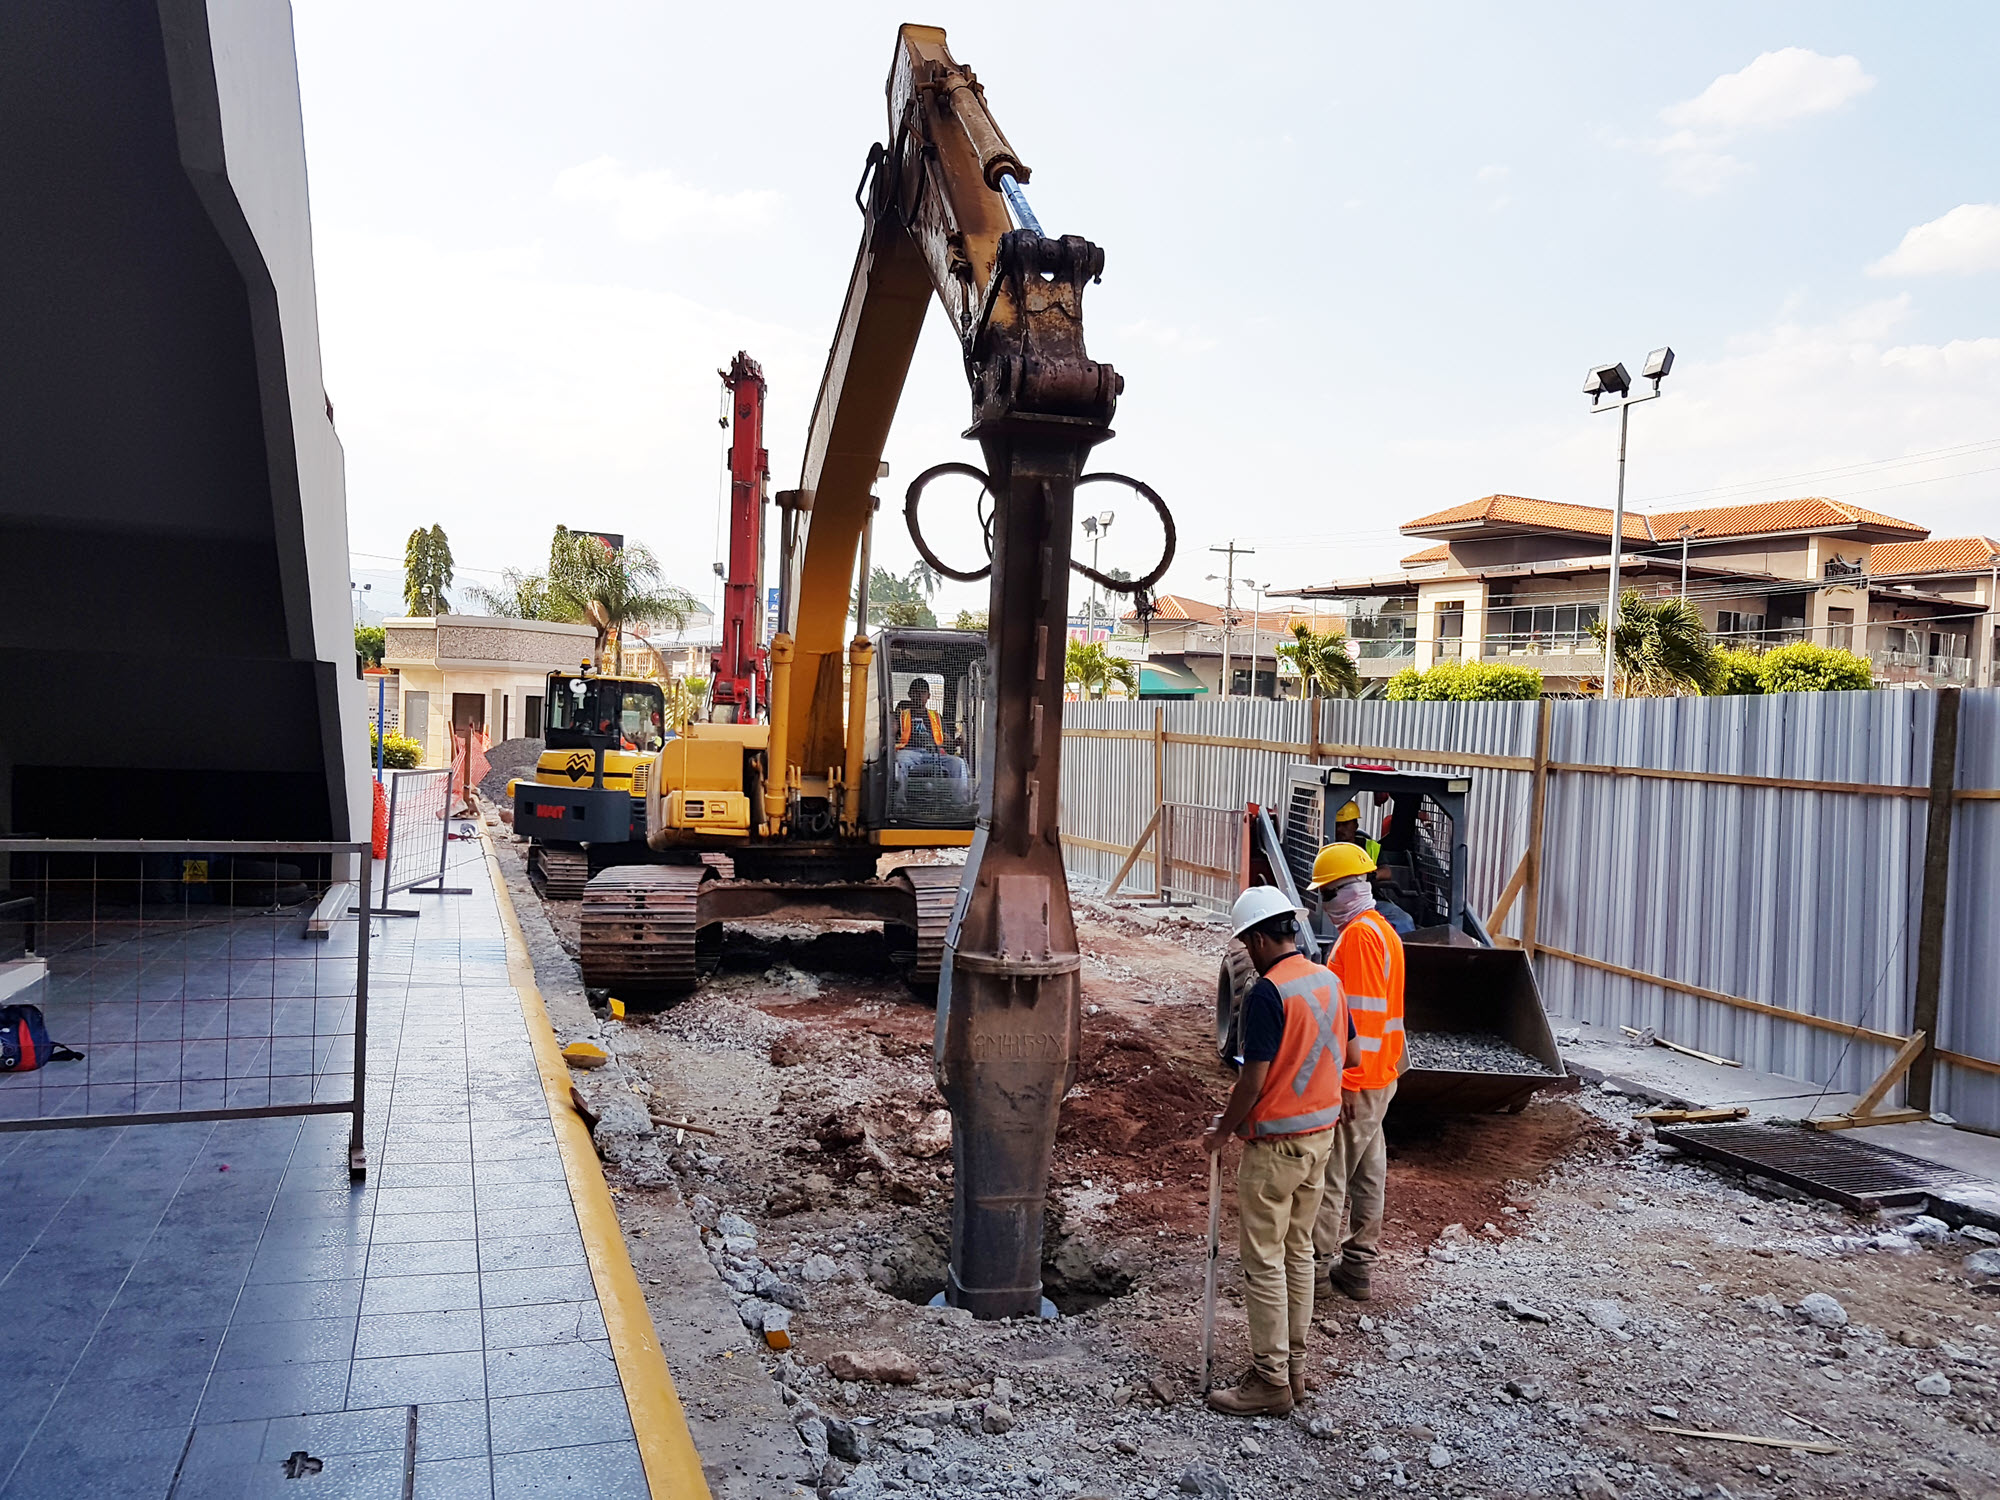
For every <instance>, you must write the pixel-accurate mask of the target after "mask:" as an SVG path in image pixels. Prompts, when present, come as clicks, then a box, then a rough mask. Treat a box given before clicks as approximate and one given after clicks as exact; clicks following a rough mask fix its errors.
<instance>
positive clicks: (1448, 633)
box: [1437, 599, 1465, 661]
mask: <svg viewBox="0 0 2000 1500" xmlns="http://www.w3.org/2000/svg"><path fill="white" fill-rule="evenodd" d="M1437 621H1438V659H1439V660H1440V661H1442V660H1443V659H1444V658H1445V657H1448V656H1459V655H1462V654H1463V651H1464V646H1465V601H1464V600H1463V599H1451V600H1448V601H1446V602H1445V603H1442V604H1440V605H1438V607H1437Z"/></svg>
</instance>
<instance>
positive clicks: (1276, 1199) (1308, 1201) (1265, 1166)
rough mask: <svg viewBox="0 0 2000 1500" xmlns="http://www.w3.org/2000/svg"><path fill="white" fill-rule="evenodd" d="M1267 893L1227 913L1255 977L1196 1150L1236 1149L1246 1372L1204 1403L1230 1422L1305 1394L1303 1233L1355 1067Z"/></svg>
mask: <svg viewBox="0 0 2000 1500" xmlns="http://www.w3.org/2000/svg"><path fill="white" fill-rule="evenodd" d="M1303 915H1304V913H1302V912H1300V911H1299V910H1298V909H1297V908H1296V907H1294V906H1293V905H1292V903H1291V901H1290V900H1289V899H1288V898H1287V897H1286V896H1285V894H1284V893H1283V892H1282V891H1280V890H1278V888H1277V887H1275V886H1269V885H1259V886H1252V887H1251V888H1250V889H1249V890H1247V891H1245V892H1244V893H1243V894H1242V895H1241V896H1239V897H1237V898H1236V905H1235V908H1234V909H1233V910H1232V911H1231V912H1230V927H1231V929H1232V932H1231V935H1232V936H1233V937H1235V938H1237V939H1239V940H1241V942H1242V944H1243V946H1244V948H1245V950H1246V951H1247V952H1248V953H1249V955H1250V961H1251V962H1252V963H1253V964H1255V965H1256V966H1257V971H1258V974H1259V975H1260V977H1259V979H1258V980H1257V982H1256V983H1255V984H1254V985H1252V986H1251V987H1250V992H1249V993H1248V994H1247V995H1245V996H1244V998H1243V1021H1242V1038H1243V1071H1242V1072H1241V1073H1240V1074H1238V1075H1237V1079H1236V1087H1235V1089H1234V1090H1233V1091H1232V1092H1231V1093H1230V1095H1229V1104H1228V1106H1227V1107H1226V1108H1225V1109H1224V1110H1223V1112H1222V1114H1221V1116H1220V1117H1219V1118H1218V1119H1217V1120H1216V1122H1215V1126H1214V1128H1213V1129H1211V1130H1210V1131H1209V1132H1208V1133H1207V1134H1206V1135H1205V1136H1203V1138H1202V1146H1203V1147H1204V1148H1205V1149H1206V1150H1207V1151H1209V1152H1210V1153H1211V1154H1212V1153H1215V1152H1219V1151H1221V1150H1222V1148H1223V1146H1224V1144H1225V1143H1226V1142H1227V1141H1228V1139H1229V1137H1230V1136H1232V1135H1237V1136H1241V1137H1242V1138H1243V1140H1244V1147H1243V1159H1242V1161H1241V1163H1240V1164H1239V1165H1238V1167H1237V1169H1236V1208H1237V1247H1238V1250H1239V1253H1240V1255H1241V1258H1242V1261H1243V1286H1244V1295H1243V1306H1244V1311H1245V1312H1246V1313H1247V1314H1248V1315H1249V1321H1250V1357H1251V1365H1250V1369H1249V1370H1248V1371H1246V1372H1245V1373H1244V1376H1243V1378H1242V1379H1241V1380H1240V1381H1238V1382H1237V1384H1236V1385H1235V1386H1233V1387H1231V1388H1229V1389H1226V1390H1216V1391H1212V1392H1210V1393H1209V1397H1208V1404H1209V1405H1210V1406H1211V1407H1213V1408H1214V1409H1215V1410H1217V1411H1220V1412H1228V1413H1230V1414H1231V1415H1234V1416H1284V1415H1286V1414H1287V1413H1289V1412H1290V1411H1291V1409H1292V1405H1293V1403H1294V1402H1295V1401H1303V1400H1304V1399H1305V1394H1306V1334H1307V1331H1308V1330H1309V1329H1310V1328H1311V1326H1312V1311H1313V1241H1312V1232H1313V1223H1314V1220H1315V1218H1316V1217H1317V1216H1318V1213H1319V1202H1320V1194H1321V1192H1322V1191H1323V1190H1324V1188H1325V1186H1326V1165H1327V1159H1328V1157H1329V1156H1330V1155H1331V1154H1332V1151H1333V1142H1334V1127H1335V1126H1336V1125H1337V1124H1338V1123H1339V1121H1340V1099H1341V1072H1342V1069H1343V1067H1344V1066H1345V1065H1348V1064H1352V1063H1354V1062H1355V1061H1357V1060H1358V1059H1359V1057H1360V1053H1359V1051H1358V1050H1357V1049H1356V1046H1355V1042H1354V1038H1353V1033H1352V1030H1351V1028H1350V1026H1349V1024H1348V1016H1347V1004H1346V1001H1345V999H1344V998H1343V997H1342V995H1341V990H1340V981H1339V980H1338V979H1336V978H1334V976H1333V974H1332V972H1331V971H1330V970H1328V969H1325V968H1322V967H1321V966H1320V965H1319V964H1316V963H1314V962H1313V961H1312V960H1311V959H1309V958H1307V957H1306V956H1305V955H1304V954H1302V953H1300V952H1299V951H1298V939H1299V927H1298V922H1299V918H1300V917H1301V916H1303Z"/></svg>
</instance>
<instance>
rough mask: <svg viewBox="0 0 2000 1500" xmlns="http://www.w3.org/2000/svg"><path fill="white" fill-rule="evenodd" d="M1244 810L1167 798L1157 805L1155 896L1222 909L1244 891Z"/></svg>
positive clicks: (1211, 909)
mask: <svg viewBox="0 0 2000 1500" xmlns="http://www.w3.org/2000/svg"><path fill="white" fill-rule="evenodd" d="M1243 818H1244V812H1243V809H1242V808H1240V807H1234V808H1231V807H1196V806H1194V805H1193V804H1191V803H1186V802H1169V803H1167V804H1165V805H1164V806H1163V807H1162V808H1161V809H1160V846H1161V851H1162V855H1163V858H1162V859H1161V861H1160V866H1159V869H1160V899H1161V901H1163V902H1167V903H1171V902H1173V901H1175V900H1182V901H1187V902H1191V903H1192V904H1194V905H1196V906H1202V907H1206V908H1207V909H1208V910H1210V911H1216V912H1226V911H1228V910H1229V908H1230V905H1231V903H1233V902H1234V901H1235V900H1236V898H1237V897H1238V896H1240V895H1241V894H1242V893H1243V868H1244V860H1245V853H1246V851H1245V846H1244V834H1243Z"/></svg>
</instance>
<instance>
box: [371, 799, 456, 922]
mask: <svg viewBox="0 0 2000 1500" xmlns="http://www.w3.org/2000/svg"><path fill="white" fill-rule="evenodd" d="M450 813H451V771H450V769H449V768H448V767H444V766H439V767H436V768H434V769H431V770H424V771H392V772H391V773H390V775H389V845H388V849H387V852H386V856H385V857H384V859H383V861H382V904H383V905H387V904H388V900H389V898H390V897H391V896H393V895H395V893H396V892H398V891H408V890H414V889H416V888H417V887H418V886H420V885H425V884H431V883H434V884H436V885H437V886H439V887H442V886H443V885H444V860H445V843H446V840H447V839H448V837H449V836H450V833H451V818H450Z"/></svg>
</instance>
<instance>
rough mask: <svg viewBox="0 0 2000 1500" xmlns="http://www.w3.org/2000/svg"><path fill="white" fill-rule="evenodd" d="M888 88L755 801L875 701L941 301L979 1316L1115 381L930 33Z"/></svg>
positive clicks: (1001, 1227) (1052, 871)
mask: <svg viewBox="0 0 2000 1500" xmlns="http://www.w3.org/2000/svg"><path fill="white" fill-rule="evenodd" d="M888 105H889V139H888V144H887V145H886V146H878V147H876V148H875V149H874V150H873V151H872V152H871V153H870V156H869V166H868V171H867V174H866V176H865V177H864V179H863V184H862V188H861V191H860V193H859V194H858V195H857V196H858V199H859V201H860V204H861V207H862V210H863V214H864V227H863V232H862V239H861V246H860V250H859V252H858V254H857V255H856V257H855V263H854V270H853V273H852V276H851V278H850V280H849V283H848V290H847V297H846V302H845V304H844V305H843V307H842V309H841V316H840V323H839V326H838V328H837V330H836V332H835V335H834V340H833V346H832V349H831V352H830V354H829V357H828V360H827V367H826V373H825V376H824V378H823V379H822V381H821V383H820V389H819V396H818V400H817V402H816V404H815V407H814V411H813V419H812V426H811V430H810V434H809V438H808V441H807V445H806V453H805V463H804V469H803V472H802V474H801V477H800V484H799V489H798V490H796V491H792V492H788V493H787V494H785V495H781V496H780V497H779V500H780V503H781V504H782V505H784V506H786V507H787V512H788V527H789V528H791V535H792V537H793V538H794V542H795V544H794V545H793V546H790V547H788V548H787V551H786V557H787V569H788V576H787V577H786V578H785V579H784V581H783V584H782V591H781V606H780V608H781V617H780V622H779V623H780V628H779V633H778V635H777V637H776V638H775V639H774V641H773V644H772V660H773V663H774V672H773V682H772V692H773V699H772V715H771V743H772V755H773V762H774V766H773V775H772V777H771V779H770V783H769V784H768V793H767V799H766V816H767V817H768V818H769V819H771V820H772V821H773V822H775V821H777V820H778V819H780V818H781V817H783V815H784V812H785V808H786V805H787V797H788V796H789V795H794V794H796V792H797V789H798V788H799V786H800V784H801V783H802V782H803V781H806V780H807V779H809V778H812V777H815V776H818V775H822V774H826V773H827V772H828V770H829V768H838V767H839V766H840V765H841V764H842V761H843V757H844V755H845V759H846V762H847V764H848V765H850V766H852V765H853V764H854V750H853V747H855V746H857V745H858V744H859V740H860V728H859V722H858V718H859V715H860V713H861V712H862V708H863V706H864V705H863V702H862V699H863V696H864V695H863V694H861V693H859V692H855V693H852V694H849V695H844V694H843V692H842V682H841V670H842V666H843V654H842V648H843V645H848V643H845V642H843V639H842V637H843V635H844V633H845V620H846V614H847V608H848V602H849V599H850V593H849V591H850V588H851V587H852V583H853V578H854V569H855V560H856V552H857V549H858V547H859V546H860V543H861V540H862V537H863V534H864V532H865V529H866V527H867V524H868V518H869V515H870V511H871V508H872V502H871V499H870V486H871V484H872V482H873V481H874V479H875V478H876V475H877V466H878V464H879V461H880V459H881V455H882V447H883V443H884V440H885V439H886V438H887V436H888V431H889V424H890V422H891V420H892V419H893V417H894V415H895V410H896V404H897V400H898V397H899V396H900V395H901V392H902V387H903V382H904V379H905V377H906V375H907V373H908V371H909V367H910V360H911V356H912V355H913V353H914V352H915V349H916V343H917V336H918V333H919V331H920V329H921V327H922V324H923V319H924V315H925V312H926V310H927V308H928V305H929V302H930V300H931V299H932V298H936V299H937V300H938V301H939V302H940V303H942V305H943V306H944V309H945V312H946V314H947V316H948V317H949V318H950V319H951V322H952V327H953V330H954V332H955V333H956V334H957V336H958V339H959V343H960V347H961V349H962V351H963V355H964V360H965V370H966V376H967V380H968V382H969V384H970V388H971V397H972V415H973V425H972V428H971V431H970V434H969V435H970V436H972V437H974V438H975V439H977V441H978V442H979V444H980V446H981V448H982V449H983V451H984V454H985V459H986V468H985V471H984V473H983V474H982V475H981V478H982V479H983V480H984V482H985V484H986V487H987V489H988V491H989V492H990V493H991V495H992V496H993V500H994V518H993V526H992V562H991V569H990V577H991V584H990V589H991V592H990V599H989V622H990V623H989V633H988V646H987V653H988V666H987V675H988V679H989V683H990V689H989V691H988V693H987V696H986V706H985V710H984V713H985V722H984V725H983V740H984V743H985V744H987V745H988V746H990V747H991V748H990V752H989V754H990V760H989V762H988V771H987V774H985V775H984V776H983V777H982V779H981V783H980V807H979V824H978V829H977V832H976V833H975V835H974V839H973V844H972V848H971V850H970V851H969V855H968V858H967V861H966V866H965V873H964V877H963V880H962V883H961V885H960V889H959V894H958V901H957V905H956V907H955V909H954V911H953V915H952V920H951V926H950V928H949V935H948V938H947V942H946V949H945V956H944V972H943V975H942V976H941V979H940V986H939V999H938V1019H937V1046H936V1057H937V1072H938V1079H939V1084H940V1087H941V1088H942V1089H943V1091H944V1095H945V1099H946V1102H947V1103H948V1104H949V1105H950V1106H951V1110H952V1114H953V1119H954V1131H953V1153H954V1158H955V1165H956V1187H955V1199H954V1204H953V1211H952V1257H951V1279H950V1282H949V1284H948V1285H947V1287H946V1293H945V1295H946V1297H947V1298H948V1299H949V1300H950V1301H951V1302H952V1303H953V1304H954V1305H957V1306H963V1307H968V1308H970V1309H971V1310H972V1311H973V1312H974V1314H975V1315H977V1316H980V1317H996V1318H997V1317H1005V1316H1020V1315H1033V1314H1035V1313H1036V1312H1038V1311H1040V1310H1042V1308H1043V1300H1042V1295H1041V1238H1042V1213H1043V1208H1044V1203H1045V1200H1046V1196H1047V1189H1048V1173H1049V1163H1050V1158H1051V1155H1052V1152H1053V1149H1054V1143H1055V1129H1056V1120H1057V1114H1058V1110H1059V1107H1060V1104H1061V1101H1062V1098H1063V1096H1064V1094H1065V1093H1066V1092H1067V1091H1068V1089H1069V1087H1070V1085H1071V1084H1072V1083H1073V1082H1074V1081H1075V1076H1076V1063H1077V1052H1078V1043H1079V1038H1080V1014H1079V1003H1078V996H1079V970H1080V968H1081V959H1080V957H1079V955H1078V952H1077V943H1076V930H1075V925H1074V922H1073V920H1072V918H1071V915H1070V905H1069V889H1068V884H1067V880H1066V878H1065V875H1064V871H1063V865H1062V851H1061V846H1060V842H1059V839H1058V833H1057V785H1058V780H1059V776H1060V768H1061V748H1062V747H1061V733H1062V703H1063V680H1064V672H1063V656H1064V648H1065V645H1066V641H1067V632H1066V623H1067V617H1068V601H1069V571H1070V533H1071V529H1072V523H1071V509H1072V498H1073V491H1074V489H1075V486H1076V484H1077V481H1078V478H1079V473H1080V470H1081V468H1082V465H1083V461H1084V459H1085V457H1086V456H1087V455H1088V453H1089V452H1090V450H1091V449H1092V448H1093V447H1094V446H1095V445H1096V444H1098V443H1101V442H1103V441H1104V440H1105V439H1106V438H1108V437H1110V436H1111V431H1110V426H1109V424H1110V421H1111V416H1112V412H1113V410H1114V408H1115V406H1116V403H1117V397H1118V393H1119V389H1120V382H1119V379H1118V376H1117V375H1116V374H1115V373H1114V372H1113V370H1112V369H1111V367H1110V366H1109V365H1103V364H1098V363H1096V362H1095V361H1093V360H1091V359H1090V358H1089V356H1088V355H1087V354H1086V352H1085V350H1084V342H1083V318H1082V300H1083V289H1084V285H1085V283H1086V282H1088V281H1091V280H1094V279H1096V277H1097V276H1098V274H1099V273H1100V272H1101V271H1102V269H1103V264H1104V261H1103V255H1102V253H1101V252H1100V251H1099V250H1098V249H1097V248H1096V247H1095V246H1093V245H1091V244H1090V243H1088V242H1087V241H1085V240H1083V239H1080V238H1077V237H1074V236H1069V237H1064V238H1061V239H1051V238H1047V237H1045V236H1044V235H1043V234H1042V233H1041V232H1040V228H1039V226H1038V225H1035V224H1034V221H1033V219H1032V217H1031V216H1029V215H1028V214H1027V212H1026V208H1025V199H1024V198H1022V197H1021V196H1020V184H1022V183H1025V182H1026V181H1027V180H1028V176H1029V174H1028V169H1027V167H1026V165H1025V164H1024V163H1023V162H1022V161H1021V160H1020V158H1019V156H1018V155H1017V154H1016V153H1015V152H1014V150H1013V147H1012V146H1011V145H1010V144H1009V143H1008V141H1007V138H1006V136H1005V135H1004V134H1003V133H1002V132H1001V130H1000V128H999V126H998V125H997V124H996V123H995V122H994V120H993V117H992V115H991V113H990V112H989V110H988V107H987V103H986V98H985V93H984V90H983V89H982V88H981V86H980V84H979V81H978V79H977V78H976V77H975V76H974V75H973V73H972V70H971V69H969V68H966V67H963V66H961V65H960V64H959V63H958V62H957V61H955V60H954V59H953V58H952V56H951V53H950V52H949V50H948V49H947V47H946V45H945V36H944V33H943V32H942V31H941V30H938V29H937V28H935V27H929V26H905V27H903V28H902V30H901V32H900V33H899V35H898V37H897V44H896V54H895V59H894V61H893V63H892V65H891V68H890V73H889V80H888ZM1010 201H1012V202H1014V203H1015V204H1016V206H1017V208H1018V210H1019V211H1020V214H1021V217H1022V219H1023V221H1024V227H1020V228H1016V227H1015V224H1014V218H1013V217H1012V216H1010V213H1009V207H1008V206H1009V202H1010ZM975 472H977V471H975ZM1156 503H1157V502H1156ZM912 505H914V500H912ZM920 545H921V543H920ZM1164 566H1165V564H1164V562H1163V563H1162V568H1164ZM971 576H982V575H981V574H979V573H977V572H974V573H972V574H971ZM1154 576H1157V570H1156V573H1155V575H1154ZM865 651H866V642H864V641H859V640H857V641H856V642H854V643H852V644H851V645H848V652H847V656H846V661H847V663H848V664H849V665H850V667H852V666H853V665H854V664H856V663H857V662H859V663H861V664H863V665H865V662H866V657H865V655H863V654H862V653H864V652H865ZM854 680H855V681H856V682H857V683H858V682H859V681H860V680H861V678H860V676H859V675H858V674H857V675H856V677H855V679H854ZM844 696H846V697H848V698H849V699H850V701H849V702H847V703H846V704H845V706H844V705H843V697H844ZM844 709H845V718H844V717H843V712H844ZM829 779H830V778H829ZM849 822H850V823H851V822H852V816H851V814H850V817H849Z"/></svg>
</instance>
